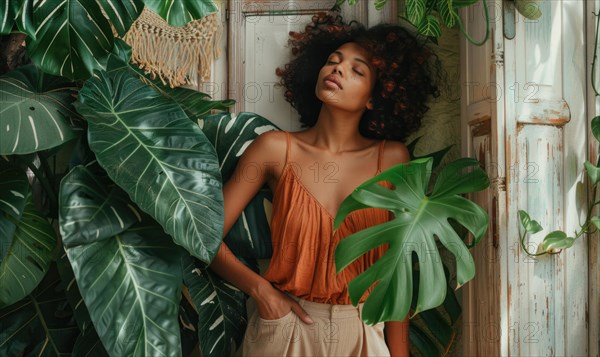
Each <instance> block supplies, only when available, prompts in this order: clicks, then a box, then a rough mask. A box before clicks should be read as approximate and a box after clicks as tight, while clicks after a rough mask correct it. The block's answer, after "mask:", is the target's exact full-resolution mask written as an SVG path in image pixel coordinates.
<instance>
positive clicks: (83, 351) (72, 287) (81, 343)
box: [56, 249, 108, 357]
mask: <svg viewBox="0 0 600 357" xmlns="http://www.w3.org/2000/svg"><path fill="white" fill-rule="evenodd" d="M61 250H62V252H63V254H62V256H61V257H60V258H59V259H58V261H57V262H56V266H57V268H58V273H59V275H60V278H61V280H62V285H63V286H64V287H65V295H66V297H67V301H68V302H69V305H70V306H71V310H72V311H73V317H75V322H77V326H78V327H79V331H81V332H80V334H79V336H78V337H77V340H76V341H75V345H74V346H73V355H74V356H84V355H85V356H89V355H91V356H95V357H104V356H108V353H107V352H106V350H105V349H104V346H103V345H102V342H101V341H100V337H99V336H98V333H97V332H96V329H95V328H94V325H93V324H92V318H91V317H90V313H89V312H88V310H87V306H85V303H84V302H83V297H82V296H81V293H80V292H79V286H78V285H77V281H76V280H75V273H74V272H73V268H71V263H70V262H69V258H68V257H67V252H65V251H64V249H61Z"/></svg>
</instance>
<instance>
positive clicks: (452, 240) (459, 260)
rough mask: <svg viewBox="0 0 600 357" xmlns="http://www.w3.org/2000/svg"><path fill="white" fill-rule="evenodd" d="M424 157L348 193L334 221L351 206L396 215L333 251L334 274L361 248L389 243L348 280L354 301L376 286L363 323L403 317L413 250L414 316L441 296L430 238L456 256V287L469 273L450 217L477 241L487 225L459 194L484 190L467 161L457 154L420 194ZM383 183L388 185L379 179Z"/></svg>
mask: <svg viewBox="0 0 600 357" xmlns="http://www.w3.org/2000/svg"><path fill="white" fill-rule="evenodd" d="M431 164H432V160H431V159H418V160H414V161H411V162H409V163H407V164H401V165H397V166H395V167H392V168H390V169H388V170H386V171H384V172H382V173H381V174H379V175H377V176H376V177H374V178H372V179H370V180H368V181H366V182H365V183H363V184H362V185H360V186H359V187H358V188H356V189H355V190H354V191H353V193H352V194H351V195H350V196H348V197H347V198H346V199H345V200H344V202H342V205H341V206H340V209H339V212H338V215H337V216H336V219H335V227H338V226H339V225H340V224H341V223H342V221H343V220H344V218H345V217H346V216H347V215H348V214H349V213H350V212H352V211H354V210H357V209H361V208H366V207H376V208H383V209H387V210H389V211H391V212H392V213H393V214H394V215H395V217H394V219H392V220H391V221H389V222H386V223H383V224H379V225H376V226H373V227H370V228H367V229H365V230H362V231H360V232H357V233H355V234H353V235H351V236H349V237H346V238H345V239H343V240H342V241H341V242H340V243H339V244H338V246H337V248H336V251H335V263H336V267H337V270H338V271H341V270H342V269H344V268H345V267H346V266H347V265H348V264H350V263H351V262H352V261H354V260H355V259H356V258H358V257H360V256H361V255H363V254H364V253H366V252H367V251H369V250H371V249H373V248H376V247H378V246H380V245H382V244H386V243H387V244H388V250H387V251H386V253H385V254H384V255H383V256H382V257H381V258H380V259H379V260H378V261H377V262H375V264H373V265H372V266H371V267H370V268H369V269H367V270H366V271H365V272H363V273H362V274H360V275H359V276H358V277H356V278H355V279H354V280H352V281H351V282H350V284H349V287H348V291H349V294H350V298H351V299H352V302H353V303H354V304H356V303H358V301H359V300H360V298H361V297H362V296H363V294H364V292H365V291H366V290H367V289H368V288H369V287H371V286H372V285H373V284H375V283H377V285H376V286H375V288H374V289H373V290H372V292H371V294H370V295H369V297H368V298H367V300H366V302H365V305H364V309H363V316H362V318H363V321H365V322H367V323H377V322H380V321H390V320H396V321H399V320H403V319H404V318H405V316H406V315H407V313H408V311H409V308H410V303H411V297H412V289H413V281H412V269H413V263H412V255H413V254H416V255H417V257H418V260H419V272H420V284H419V294H418V300H417V305H416V308H415V313H418V312H420V311H423V310H427V309H431V308H434V307H436V306H439V305H440V304H441V303H442V302H443V301H444V298H445V296H446V277H445V275H444V269H443V265H442V259H441V257H440V256H439V252H438V248H437V246H436V238H437V239H439V241H440V242H441V243H442V244H443V245H444V246H445V247H446V248H447V249H448V250H449V251H450V252H451V253H452V254H454V256H455V257H456V265H457V266H456V271H457V283H458V285H459V286H461V285H463V284H464V283H466V282H467V281H469V280H470V279H472V278H473V276H474V274H475V264H474V262H473V257H472V256H471V254H470V252H469V250H468V249H467V246H466V245H465V243H464V242H463V241H462V240H461V238H460V237H459V236H458V235H457V234H456V232H455V231H454V229H453V228H452V226H451V225H450V223H449V219H452V220H454V221H456V222H458V223H460V224H461V225H463V226H464V227H465V228H466V229H467V230H469V231H470V232H471V233H472V234H473V237H474V241H475V242H478V241H479V240H480V239H481V238H482V237H483V235H484V234H485V231H486V229H487V225H488V215H487V213H486V212H485V211H484V210H483V209H482V208H481V207H479V206H478V205H476V204H475V203H473V202H471V201H469V200H468V199H466V198H464V197H462V196H461V195H462V194H465V193H468V192H474V191H479V190H483V189H485V188H486V187H488V186H489V178H488V177H487V175H486V174H485V172H484V171H483V170H482V169H481V168H480V167H479V162H478V161H476V160H474V159H459V160H456V161H454V162H452V163H450V164H448V165H447V166H446V167H444V169H443V170H442V171H441V172H440V174H439V177H438V178H437V180H436V182H435V185H434V187H433V190H432V192H431V193H430V194H428V193H427V189H428V185H429V181H430V176H431ZM380 181H389V182H391V183H392V184H393V185H394V188H393V189H387V188H385V187H383V186H381V185H380V184H378V182H380Z"/></svg>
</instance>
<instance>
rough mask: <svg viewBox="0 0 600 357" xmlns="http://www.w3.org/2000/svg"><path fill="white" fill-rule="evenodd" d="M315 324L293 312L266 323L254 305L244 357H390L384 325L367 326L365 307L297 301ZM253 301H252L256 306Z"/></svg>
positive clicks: (247, 331) (249, 321)
mask: <svg viewBox="0 0 600 357" xmlns="http://www.w3.org/2000/svg"><path fill="white" fill-rule="evenodd" d="M296 300H298V302H299V303H300V305H301V306H302V307H303V308H304V310H306V312H308V314H309V315H310V317H311V318H312V320H313V321H314V323H313V324H311V325H308V324H305V323H304V322H302V321H301V320H300V319H299V318H298V316H297V315H296V314H295V313H294V312H292V311H290V312H289V313H288V314H287V315H285V316H283V317H281V318H279V319H277V320H264V319H262V318H260V317H259V316H258V312H257V310H256V308H253V307H254V306H251V307H250V308H249V315H250V318H249V319H248V328H247V330H246V335H245V336H244V343H243V346H242V348H243V355H244V356H389V355H390V352H389V350H388V348H387V346H386V344H385V339H384V335H383V327H384V323H383V322H382V323H379V324H376V325H374V326H369V325H365V324H364V323H363V322H362V320H361V319H360V314H361V312H362V304H359V306H358V307H354V306H352V305H329V304H319V303H315V302H310V301H306V300H302V299H297V298H296ZM253 303H254V302H253V301H251V302H250V304H251V305H253Z"/></svg>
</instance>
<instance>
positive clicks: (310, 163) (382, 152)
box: [211, 14, 440, 356]
mask: <svg viewBox="0 0 600 357" xmlns="http://www.w3.org/2000/svg"><path fill="white" fill-rule="evenodd" d="M290 35H291V37H292V39H291V40H290V43H291V45H292V49H293V53H294V55H295V58H294V59H293V60H292V61H291V62H290V63H289V64H288V65H286V66H285V68H283V69H278V71H277V73H278V75H279V76H281V77H282V84H283V86H284V87H285V88H286V92H285V95H286V98H287V99H288V101H290V103H292V105H293V106H294V108H296V110H298V112H299V113H300V117H301V118H300V120H301V122H302V123H303V124H304V125H305V126H307V127H308V129H306V130H304V131H301V132H295V133H286V132H268V133H264V134H262V135H260V136H259V137H258V138H257V139H256V140H255V141H254V142H253V143H252V144H251V145H250V146H249V147H248V149H247V150H246V151H245V152H244V154H243V156H242V157H241V158H240V161H239V163H238V166H237V168H236V172H235V173H234V176H233V177H235V179H232V180H230V181H229V182H228V183H227V184H226V185H225V187H224V200H225V234H226V233H227V232H228V230H229V229H230V228H231V226H232V225H233V223H234V222H235V220H236V219H237V218H238V216H239V215H240V214H241V212H242V210H243V209H244V208H245V206H246V205H247V204H248V202H249V201H250V200H251V199H252V197H253V196H254V195H255V194H256V193H257V192H258V190H259V189H260V188H261V187H262V186H263V185H264V184H265V183H266V184H268V185H269V186H270V188H271V189H272V190H273V193H274V198H273V217H272V223H271V230H272V241H273V257H272V259H271V263H270V266H269V268H268V270H267V271H266V273H265V274H264V276H260V275H258V274H256V273H254V272H253V271H252V270H250V269H248V268H247V267H245V266H244V265H243V264H241V263H240V262H239V261H238V260H237V259H235V257H234V256H233V255H232V254H231V251H230V250H229V249H228V248H227V246H226V245H225V244H222V245H221V248H220V250H219V252H218V253H217V255H216V256H215V258H214V260H213V262H212V263H211V268H212V269H213V270H214V271H216V272H217V273H218V274H219V275H221V276H222V277H223V278H224V279H226V280H228V281H230V282H231V283H232V284H234V285H235V286H236V287H238V288H239V289H241V290H242V291H244V292H245V293H246V294H248V295H249V296H250V297H251V298H252V301H253V302H254V303H255V305H256V311H255V313H254V314H253V315H251V316H250V318H249V321H248V322H249V323H248V330H247V332H246V336H245V339H244V346H243V349H244V355H257V356H258V355H260V356H268V355H271V356H279V355H304V356H314V355H336V356H342V355H343V356H346V355H373V356H375V355H376V356H380V355H389V354H391V355H393V356H408V319H406V320H405V321H393V322H386V323H385V335H384V324H383V323H381V324H377V325H374V326H368V325H365V324H363V323H362V321H361V320H360V312H361V310H362V304H359V306H358V307H353V306H352V305H351V302H350V299H349V297H348V292H347V284H348V283H349V282H350V280H352V279H353V278H354V277H356V276H357V275H358V274H360V273H361V272H363V271H364V270H365V269H367V268H368V267H369V266H370V265H371V264H373V263H374V262H375V261H376V260H377V259H378V258H379V257H380V256H381V255H382V254H383V253H384V251H385V247H384V246H381V247H379V248H377V249H375V250H373V251H371V252H369V253H367V254H365V255H364V256H362V257H361V258H359V259H358V260H356V261H355V262H353V264H351V265H350V266H349V267H347V268H346V269H344V270H343V271H342V272H340V274H336V271H335V264H334V261H333V253H334V250H335V246H336V244H337V243H338V242H339V241H340V240H341V239H343V238H344V237H346V236H348V235H350V234H352V233H353V232H356V231H359V230H362V229H365V228H367V227H370V226H372V225H375V224H379V223H383V222H386V221H387V220H389V219H390V213H389V212H387V211H384V210H379V209H365V210H360V211H356V212H354V213H352V214H351V215H349V216H348V217H347V219H346V220H345V221H344V223H343V224H342V225H341V227H340V228H339V229H337V230H335V231H334V229H333V219H334V217H335V215H336V213H337V209H338V207H339V206H340V204H341V202H342V201H343V200H344V198H345V197H346V196H348V195H349V194H350V193H351V192H352V190H353V189H354V188H356V187H357V186H358V185H360V184H361V183H362V182H364V181H366V180H367V179H369V178H371V177H373V176H374V175H376V174H378V173H379V172H381V171H383V170H385V169H387V168H389V167H392V166H395V165H397V164H399V163H404V162H407V161H408V160H409V154H408V151H407V149H406V147H405V146H404V144H402V143H401V142H400V141H401V140H403V139H404V138H405V137H406V136H408V135H409V134H410V133H412V132H413V131H414V130H416V129H418V127H419V126H420V122H421V118H422V117H423V115H424V114H425V112H426V111H427V109H428V107H427V106H426V104H425V103H426V101H427V99H428V98H429V96H438V95H439V91H438V87H437V81H438V80H439V73H440V72H438V71H437V70H438V69H439V68H440V66H439V61H438V60H437V57H436V56H435V55H433V54H432V52H431V51H429V50H428V49H427V48H426V47H424V46H423V45H422V44H421V43H420V42H419V41H418V40H417V39H416V38H415V37H413V35H411V34H410V33H409V32H407V31H406V30H404V29H403V28H401V27H399V26H389V25H380V26H376V27H374V28H371V29H368V30H367V29H364V28H363V27H362V26H361V25H359V24H356V23H351V24H345V23H344V22H343V21H342V20H341V18H340V17H333V16H329V15H325V14H320V15H318V16H315V17H314V18H313V22H312V23H311V24H309V25H308V26H307V27H306V29H305V31H304V32H301V33H290ZM386 139H388V140H386ZM390 139H391V140H390ZM395 140H399V141H395ZM257 164H258V165H259V166H260V167H264V168H265V170H263V171H262V172H261V173H260V175H259V177H258V178H255V177H253V178H252V180H249V179H244V177H243V176H242V173H243V172H244V170H245V168H246V167H247V166H248V165H252V166H253V167H256V165H257ZM382 184H383V185H386V186H389V184H388V183H382ZM367 294H368V293H367ZM367 294H365V296H363V298H362V299H361V302H362V301H364V300H365V299H366V298H367V296H368V295H367Z"/></svg>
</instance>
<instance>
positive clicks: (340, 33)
mask: <svg viewBox="0 0 600 357" xmlns="http://www.w3.org/2000/svg"><path fill="white" fill-rule="evenodd" d="M347 42H355V43H357V44H358V45H359V46H361V47H363V48H364V49H365V50H367V52H368V53H369V54H370V56H371V58H370V62H371V65H372V67H373V68H374V69H375V71H376V81H375V86H374V88H373V91H372V100H373V109H372V110H366V111H365V113H364V114H363V117H362V118H361V121H360V125H359V130H360V132H361V134H362V135H363V136H365V137H368V138H373V139H391V140H399V141H403V140H404V139H406V137H407V136H409V135H410V134H411V133H413V132H414V131H416V130H417V129H419V127H420V126H421V120H422V118H423V116H424V115H425V113H426V112H427V110H429V107H428V106H427V101H428V100H429V98H430V97H438V96H439V95H440V90H439V86H440V83H441V81H442V77H443V70H442V66H441V63H440V61H439V58H438V56H437V55H436V54H435V53H434V52H433V51H432V50H431V49H429V48H428V47H427V46H426V45H425V41H424V40H422V39H420V38H419V37H418V36H415V35H413V34H411V33H410V32H409V31H408V30H407V29H405V28H403V27H401V26H398V25H388V24H381V25H377V26H374V27H371V28H369V29H366V28H365V27H364V26H363V25H361V24H359V23H357V22H350V23H345V22H344V21H343V19H342V18H341V16H339V15H336V14H326V13H319V14H318V15H315V16H313V18H312V22H311V23H310V24H308V25H307V26H306V28H305V29H304V31H303V32H290V39H289V44H290V46H291V48H292V55H293V56H294V58H293V59H292V61H291V62H289V63H288V64H286V65H285V66H284V67H283V68H277V71H276V73H277V75H278V76H280V77H281V80H280V83H281V85H282V86H283V87H284V88H285V97H286V100H287V101H288V102H290V103H291V104H292V106H293V107H294V108H295V109H296V110H297V111H298V113H299V114H300V122H301V123H302V125H303V126H304V127H307V126H308V127H311V126H313V125H315V123H316V121H317V118H318V116H319V111H320V109H321V101H320V100H319V99H318V98H317V96H316V95H315V86H316V84H317V78H318V73H319V70H320V69H321V68H322V67H323V65H324V64H325V62H326V61H327V58H328V56H329V55H330V54H331V53H332V52H334V51H335V50H336V49H338V48H339V47H340V46H341V45H343V44H344V43H347Z"/></svg>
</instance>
